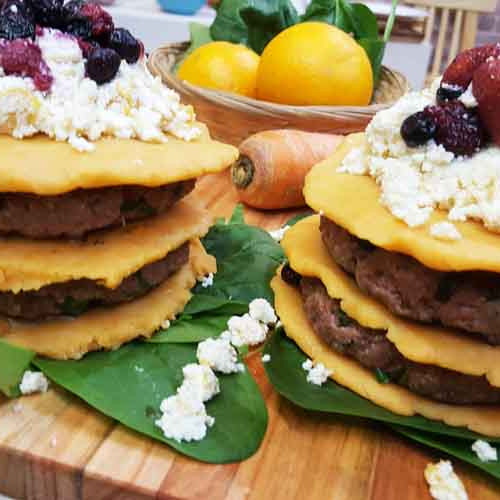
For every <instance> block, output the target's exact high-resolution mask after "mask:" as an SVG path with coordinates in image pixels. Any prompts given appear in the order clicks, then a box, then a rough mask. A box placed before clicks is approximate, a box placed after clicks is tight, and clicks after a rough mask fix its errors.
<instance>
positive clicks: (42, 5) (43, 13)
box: [31, 0, 64, 28]
mask: <svg viewBox="0 0 500 500" xmlns="http://www.w3.org/2000/svg"><path fill="white" fill-rule="evenodd" d="M31 4H32V6H33V11H34V12H35V21H36V23H37V24H39V25H40V26H47V27H49V28H62V27H63V25H64V19H63V0H31Z"/></svg>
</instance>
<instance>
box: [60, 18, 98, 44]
mask: <svg viewBox="0 0 500 500" xmlns="http://www.w3.org/2000/svg"><path fill="white" fill-rule="evenodd" d="M65 31H66V33H69V34H70V35H73V36H76V37H77V38H81V39H83V40H90V38H92V23H91V22H90V19H87V18H86V17H75V18H73V19H72V20H71V21H70V22H69V23H68V24H67V25H66V28H65Z"/></svg>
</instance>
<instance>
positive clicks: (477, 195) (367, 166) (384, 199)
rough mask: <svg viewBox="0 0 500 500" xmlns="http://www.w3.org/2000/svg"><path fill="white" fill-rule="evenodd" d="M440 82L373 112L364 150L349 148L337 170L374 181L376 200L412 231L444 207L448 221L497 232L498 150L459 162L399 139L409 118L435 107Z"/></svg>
mask: <svg viewBox="0 0 500 500" xmlns="http://www.w3.org/2000/svg"><path fill="white" fill-rule="evenodd" d="M438 84H439V81H437V82H436V83H435V84H433V85H432V86H431V88H428V89H424V90H422V91H420V92H410V93H408V94H407V95H405V96H404V97H402V98H401V99H400V100H399V101H398V102H397V103H396V104H394V106H392V107H391V108H389V109H386V110H383V111H380V112H379V113H377V114H376V115H375V117H374V118H373V120H372V121H371V123H370V124H369V125H368V127H367V129H366V139H367V145H366V148H356V149H354V150H352V151H351V152H350V153H349V154H348V155H347V156H346V157H345V159H344V161H343V163H342V165H341V166H340V167H339V169H338V171H339V172H341V173H348V174H353V175H369V176H370V177H372V178H374V179H375V180H376V182H377V183H378V185H379V186H380V191H381V194H380V202H381V203H382V204H383V205H384V206H385V207H386V208H387V209H388V210H389V211H390V212H391V213H392V214H393V215H394V216H395V217H397V218H398V219H400V220H402V221H404V222H405V223H406V224H407V225H408V226H410V227H417V226H421V225H422V224H424V223H425V222H427V220H428V219H429V217H430V215H431V213H432V212H433V211H434V209H443V210H445V211H447V212H448V219H449V220H450V221H466V220H468V219H473V220H477V221H481V222H482V223H483V224H484V225H485V227H486V228H487V229H489V230H491V231H495V232H500V150H499V148H498V147H496V146H489V147H487V148H484V149H482V150H481V151H479V152H477V153H476V154H474V155H473V156H472V157H470V158H463V157H456V156H455V155H454V154H453V153H450V152H448V151H446V150H445V149H444V148H443V146H441V145H439V146H438V145H437V144H436V143H435V142H434V141H432V140H431V141H429V142H428V143H427V144H425V145H423V146H419V147H416V148H410V147H408V146H407V145H406V143H405V142H404V140H403V138H402V136H401V133H400V129H401V125H402V123H403V121H404V120H405V119H406V118H407V117H408V116H410V115H412V114H413V113H416V112H418V111H422V110H423V108H424V107H426V106H428V105H434V104H436V98H435V96H436V89H437V85H438ZM463 98H464V99H467V96H464V97H463ZM436 233H437V237H442V235H443V234H446V235H450V234H451V232H450V231H448V230H446V231H443V230H441V229H440V230H437V231H436ZM455 236H456V235H455Z"/></svg>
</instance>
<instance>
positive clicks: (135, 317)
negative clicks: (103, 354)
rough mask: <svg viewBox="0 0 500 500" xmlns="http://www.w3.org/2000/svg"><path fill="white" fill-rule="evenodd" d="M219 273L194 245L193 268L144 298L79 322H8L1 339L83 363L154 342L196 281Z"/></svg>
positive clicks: (101, 310) (94, 312)
mask: <svg viewBox="0 0 500 500" xmlns="http://www.w3.org/2000/svg"><path fill="white" fill-rule="evenodd" d="M215 270H216V264H215V259H214V258H213V257H212V256H210V255H207V254H206V253H205V250H204V249H203V247H202V245H201V243H200V242H199V240H194V241H193V242H192V243H191V248H190V259H189V262H188V263H187V264H185V265H184V266H183V267H181V268H180V269H179V271H177V272H176V273H175V274H174V275H172V276H171V277H170V278H169V279H167V280H166V281H165V282H164V283H163V284H162V285H160V286H159V287H158V288H156V289H155V290H153V291H152V292H150V293H148V294H147V295H145V296H144V297H142V298H140V299H137V300H134V301H132V302H128V303H124V304H121V305H119V306H116V307H109V308H99V309H94V310H92V311H89V312H87V313H85V314H82V315H81V316H79V317H78V318H76V319H69V318H60V319H54V320H49V321H45V322H37V323H21V322H5V323H4V331H2V332H0V337H2V338H3V340H6V341H7V342H11V343H12V344H15V345H18V346H21V347H25V348H27V349H31V350H33V351H36V352H37V353H38V354H40V355H42V356H47V357H50V358H55V359H79V358H81V357H82V356H84V355H85V354H86V353H87V352H90V351H96V350H100V349H116V348H118V347H119V346H120V345H122V344H124V343H125V342H129V341H131V340H133V339H135V338H136V337H151V335H152V334H153V333H154V332H155V331H156V330H157V329H158V328H159V327H160V325H161V323H162V322H163V321H164V320H165V319H168V320H172V319H174V318H175V316H176V315H177V314H179V313H180V312H181V311H182V310H183V309H184V307H185V305H186V304H187V302H188V301H189V299H190V298H191V292H190V290H191V288H192V287H193V286H194V285H195V283H196V279H197V278H198V277H201V276H204V275H206V274H208V273H211V272H215ZM7 325H8V326H7Z"/></svg>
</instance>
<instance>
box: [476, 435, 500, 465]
mask: <svg viewBox="0 0 500 500" xmlns="http://www.w3.org/2000/svg"><path fill="white" fill-rule="evenodd" d="M472 451H473V452H474V453H475V454H476V455H477V458H479V460H481V462H496V461H497V460H498V452H497V449H496V448H493V446H491V444H490V443H488V442H487V441H483V440H481V439H478V440H477V441H474V443H473V444H472Z"/></svg>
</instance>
